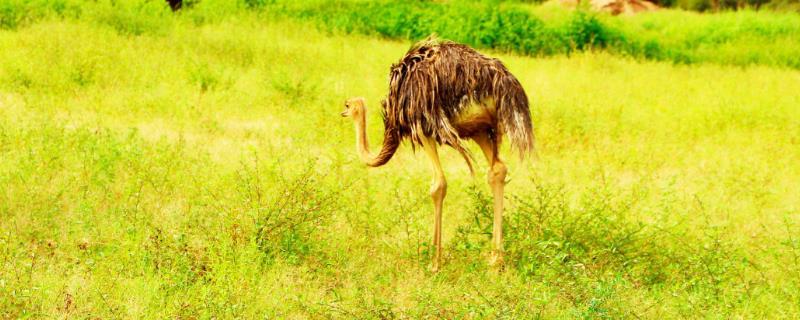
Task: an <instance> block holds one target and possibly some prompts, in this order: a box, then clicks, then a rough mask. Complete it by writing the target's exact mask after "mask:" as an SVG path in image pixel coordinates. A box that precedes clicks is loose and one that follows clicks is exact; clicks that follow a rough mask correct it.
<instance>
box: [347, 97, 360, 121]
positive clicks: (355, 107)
mask: <svg viewBox="0 0 800 320" xmlns="http://www.w3.org/2000/svg"><path fill="white" fill-rule="evenodd" d="M365 109H366V102H365V101H364V98H361V97H357V98H350V99H347V100H346V101H345V102H344V112H342V117H353V118H354V119H355V118H357V117H358V116H360V115H362V114H364V112H365Z"/></svg>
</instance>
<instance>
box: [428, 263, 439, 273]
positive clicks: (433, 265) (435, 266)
mask: <svg viewBox="0 0 800 320" xmlns="http://www.w3.org/2000/svg"><path fill="white" fill-rule="evenodd" d="M428 270H430V271H431V273H438V272H439V264H438V263H435V262H434V263H431V265H430V266H429V267H428Z"/></svg>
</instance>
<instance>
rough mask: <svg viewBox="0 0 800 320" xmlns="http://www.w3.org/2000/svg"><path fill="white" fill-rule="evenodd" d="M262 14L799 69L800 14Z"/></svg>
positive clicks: (350, 7)
mask: <svg viewBox="0 0 800 320" xmlns="http://www.w3.org/2000/svg"><path fill="white" fill-rule="evenodd" d="M264 8H265V10H267V11H269V12H272V13H273V14H274V15H277V16H285V15H288V16H292V17H296V18H299V19H303V20H311V21H314V22H315V23H317V24H318V25H320V26H322V27H323V29H333V30H340V31H344V32H356V33H363V34H369V35H380V36H384V37H389V38H395V39H397V38H399V39H411V40H413V39H421V38H424V37H426V36H428V35H429V34H431V33H438V34H439V35H440V36H442V37H444V38H448V39H453V40H456V41H458V42H463V43H468V44H471V45H473V46H476V47H479V48H493V49H498V50H502V51H508V52H515V53H519V54H525V55H533V56H549V55H559V54H570V53H574V52H579V51H586V50H605V51H608V52H611V53H614V54H619V55H625V56H632V57H636V58H642V59H652V60H662V61H671V62H675V63H690V64H691V63H717V64H731V65H751V64H763V65H771V66H781V67H790V68H795V69H797V68H800V58H798V57H800V43H799V42H798V41H797V39H798V38H800V15H798V14H796V13H776V12H769V11H761V12H754V11H740V12H726V13H723V14H716V15H709V14H697V13H692V12H686V11H680V10H660V11H658V12H653V13H646V14H640V15H636V16H632V17H626V16H620V17H613V16H609V15H606V14H599V13H591V12H589V11H585V10H577V11H574V10H573V11H570V10H567V9H564V8H562V7H561V5H560V4H558V2H557V1H555V2H552V3H548V4H546V5H543V6H531V5H523V4H518V3H513V2H512V3H502V2H499V1H477V2H473V1H470V2H467V1H447V2H435V1H410V2H409V1H400V0H397V1H394V0H391V1H371V2H364V1H352V0H345V1H301V2H294V1H276V2H275V3H272V4H270V5H266V6H265V7H264Z"/></svg>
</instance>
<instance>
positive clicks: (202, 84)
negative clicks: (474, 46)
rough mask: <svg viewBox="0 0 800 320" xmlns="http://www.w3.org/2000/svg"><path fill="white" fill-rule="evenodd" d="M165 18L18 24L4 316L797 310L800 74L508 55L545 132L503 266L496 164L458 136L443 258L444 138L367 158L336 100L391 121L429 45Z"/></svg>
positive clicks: (7, 93) (0, 285)
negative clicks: (469, 151) (493, 235)
mask: <svg viewBox="0 0 800 320" xmlns="http://www.w3.org/2000/svg"><path fill="white" fill-rule="evenodd" d="M165 26H166V28H167V29H165V30H162V32H160V33H157V34H145V35H141V36H129V35H120V34H118V33H117V32H116V31H115V29H113V28H112V27H106V26H103V25H100V24H95V23H92V22H91V21H85V22H81V21H71V22H65V21H58V20H43V21H40V22H37V23H34V24H32V25H30V26H26V27H23V28H19V29H17V30H14V31H0V317H2V318H18V317H21V318H28V317H30V318H52V317H62V316H68V317H79V318H84V317H87V318H89V317H91V318H93V317H99V318H114V317H122V318H166V317H170V318H195V317H198V318H208V317H212V316H215V317H218V318H233V317H242V318H255V317H259V318H264V317H267V318H308V317H311V318H329V317H333V318H406V317H407V318H421V317H429V318H498V317H508V318H534V317H543V318H574V317H582V318H603V317H609V318H640V317H641V318H665V317H668V318H674V317H690V318H696V317H707V318H732V317H733V318H737V317H742V318H761V317H779V318H780V317H782V318H792V317H798V316H800V291H799V289H800V283H798V279H800V262H798V260H797V259H798V258H797V257H798V255H800V242H798V239H797V237H798V236H797V234H798V231H800V225H798V223H800V221H799V220H798V218H800V215H799V214H800V197H798V195H800V187H798V181H800V165H798V163H800V147H799V146H798V144H799V143H800V123H799V122H798V121H800V120H798V119H800V94H798V92H800V72H798V71H792V70H781V69H771V68H767V67H749V68H740V67H724V66H715V65H692V66H675V65H672V64H669V63H657V62H637V61H633V60H626V59H621V58H619V57H615V56H611V55H607V54H600V53H598V54H592V53H586V54H580V55H574V56H572V57H570V58H567V57H552V58H546V59H534V58H528V57H518V56H511V55H502V54H500V55H495V56H498V57H499V58H501V59H502V60H503V61H504V62H505V63H506V65H507V66H508V68H509V69H510V70H511V71H512V72H513V73H514V74H515V75H517V77H518V78H519V79H520V81H521V82H522V84H523V85H524V87H525V89H526V91H527V93H528V95H529V97H530V100H531V102H532V114H533V118H534V122H535V133H536V139H537V143H536V145H537V149H538V160H526V161H522V162H521V161H519V160H518V159H517V157H516V156H514V155H511V154H508V149H507V148H504V150H503V152H504V153H505V155H506V156H505V158H506V159H507V161H508V163H509V167H510V178H511V179H510V182H509V183H508V185H507V187H506V190H507V192H508V196H507V197H506V203H507V207H508V220H509V226H507V234H508V235H509V239H508V240H509V242H508V243H507V249H508V250H509V251H510V253H509V257H508V266H507V268H506V270H505V271H504V272H502V273H496V272H493V271H491V270H489V269H488V267H487V266H486V265H485V260H486V254H487V252H488V245H487V241H486V236H485V235H482V234H481V231H480V230H481V228H485V227H486V226H487V224H486V220H485V219H483V216H482V214H483V213H484V211H485V210H486V205H487V202H488V201H491V198H489V197H488V192H487V190H488V187H487V186H486V184H485V175H484V173H482V172H485V170H486V164H485V162H483V161H482V159H479V160H480V161H478V163H479V164H480V166H479V167H478V171H479V173H478V176H477V177H476V178H474V179H473V178H471V177H470V176H469V173H468V170H467V167H466V165H465V164H464V163H463V161H462V160H461V159H460V157H459V155H458V154H457V153H455V152H453V151H452V150H445V151H443V152H442V156H443V162H444V165H445V170H446V174H447V178H448V182H449V190H448V196H447V198H446V200H445V209H444V210H445V214H444V242H445V245H446V254H445V264H444V267H443V270H442V271H440V272H439V273H437V274H432V273H430V272H429V271H428V269H427V264H428V261H429V259H430V255H429V253H430V246H429V239H430V238H431V236H432V230H431V222H432V218H433V217H432V208H431V205H430V203H429V196H428V194H427V192H428V187H429V185H428V184H429V181H430V174H431V173H430V171H429V166H428V163H427V159H426V158H425V156H424V155H422V154H414V153H413V151H412V150H411V148H410V147H408V146H407V145H406V146H403V147H402V148H401V149H400V151H399V153H398V154H397V155H396V156H395V157H394V159H392V161H391V162H390V163H389V164H388V165H387V166H385V167H382V168H379V169H366V168H365V167H364V166H363V165H362V164H361V163H360V162H359V160H358V157H357V156H356V153H355V146H354V142H355V139H354V133H353V128H352V124H351V123H350V122H349V121H348V120H347V119H342V118H341V117H340V116H339V112H340V111H341V109H342V107H343V101H344V99H346V98H347V97H350V96H357V95H360V96H365V97H366V98H367V100H368V102H369V107H370V109H369V110H370V111H371V113H370V114H369V124H368V126H369V134H370V137H371V138H372V140H373V143H372V144H373V147H375V146H376V145H377V144H378V143H379V139H380V137H381V133H382V128H380V116H379V112H377V106H378V105H379V104H378V101H379V99H380V98H381V97H382V96H383V95H384V94H385V93H386V88H387V86H388V84H387V73H388V68H389V65H390V64H391V63H393V62H395V61H396V60H397V59H399V57H400V56H401V55H402V54H403V53H404V52H405V49H407V47H408V45H409V43H403V42H393V41H385V40H378V39H373V38H369V37H363V36H352V35H351V36H339V35H328V34H324V33H320V32H318V31H315V29H313V28H312V27H310V26H309V25H306V24H300V23H297V22H289V21H270V22H265V21H263V20H262V19H258V18H257V17H256V16H251V15H250V14H247V13H238V14H237V15H236V16H233V17H231V18H228V19H224V20H222V21H220V22H215V23H209V24H207V25H203V26H197V25H195V24H194V23H192V21H190V19H188V18H183V17H177V18H174V19H173V20H171V23H169V24H165ZM489 54H492V53H491V52H489ZM473 150H474V151H476V152H475V154H476V155H479V152H477V149H476V148H474V146H473ZM476 217H477V220H476ZM476 221H477V222H476Z"/></svg>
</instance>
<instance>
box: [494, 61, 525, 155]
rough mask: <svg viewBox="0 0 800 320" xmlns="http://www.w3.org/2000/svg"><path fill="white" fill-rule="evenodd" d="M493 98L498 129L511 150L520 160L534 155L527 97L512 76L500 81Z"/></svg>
mask: <svg viewBox="0 0 800 320" xmlns="http://www.w3.org/2000/svg"><path fill="white" fill-rule="evenodd" d="M497 89H498V92H496V94H495V97H499V98H497V99H496V103H497V116H498V118H499V120H500V127H501V128H500V129H501V130H502V132H504V133H505V134H506V136H507V137H508V139H509V141H510V142H511V146H512V148H514V149H516V150H517V152H519V155H520V157H521V158H524V157H525V156H526V155H527V154H529V153H530V154H535V150H534V136H533V122H532V121H531V114H530V108H529V107H528V96H527V95H526V94H525V90H523V89H522V85H520V83H519V81H518V80H517V79H516V78H514V77H513V76H510V75H509V76H506V77H503V78H502V79H501V80H500V83H499V86H497Z"/></svg>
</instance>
